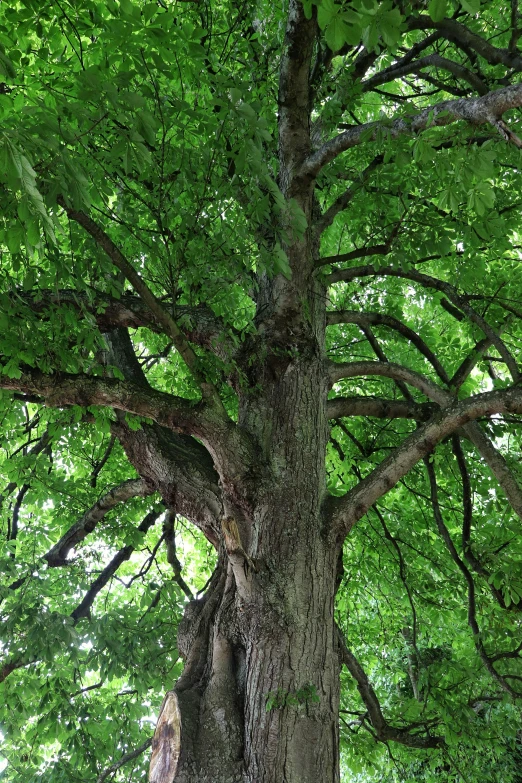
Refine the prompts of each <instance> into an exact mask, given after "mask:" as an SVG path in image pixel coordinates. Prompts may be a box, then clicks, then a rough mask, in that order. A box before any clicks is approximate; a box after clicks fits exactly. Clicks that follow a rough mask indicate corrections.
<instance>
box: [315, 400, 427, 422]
mask: <svg viewBox="0 0 522 783" xmlns="http://www.w3.org/2000/svg"><path fill="white" fill-rule="evenodd" d="M436 410H438V405H434V404H433V403H429V402H427V403H423V404H418V403H415V402H409V401H408V400H386V399H379V398H372V397H335V398H334V399H333V400H328V402H327V403H326V414H327V416H328V418H329V419H339V418H342V417H346V416H371V417H374V418H377V419H415V421H428V419H429V418H430V417H431V416H432V415H433V413H434V412H435V411H436Z"/></svg>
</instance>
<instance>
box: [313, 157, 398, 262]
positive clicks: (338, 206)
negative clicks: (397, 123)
mask: <svg viewBox="0 0 522 783" xmlns="http://www.w3.org/2000/svg"><path fill="white" fill-rule="evenodd" d="M383 161H384V155H376V156H375V158H374V159H373V160H372V162H371V163H369V164H368V166H366V168H365V169H363V171H361V172H360V173H359V174H358V176H357V177H356V179H355V180H354V182H353V183H352V184H351V185H350V187H349V188H347V189H346V190H345V191H344V193H341V195H340V196H338V197H337V198H336V199H335V201H334V202H333V204H332V205H331V206H330V207H328V209H327V210H326V212H325V213H324V214H323V215H322V216H321V217H320V218H319V220H318V221H317V223H316V225H315V230H316V232H317V235H318V236H320V235H321V234H322V233H323V231H325V229H327V228H328V226H331V224H332V223H333V221H334V220H335V217H336V216H337V215H338V214H339V212H341V211H342V210H343V209H346V207H347V206H348V204H349V203H350V201H351V200H352V199H353V197H354V196H355V194H356V193H357V192H358V191H359V190H361V188H362V187H364V184H365V183H366V182H368V180H369V179H370V176H371V174H372V173H373V172H374V171H375V169H377V168H378V167H379V166H380V165H381V164H382V162H383ZM354 258H358V256H354ZM328 263H329V261H327V260H325V259H321V261H320V263H318V266H323V265H324V264H328Z"/></svg>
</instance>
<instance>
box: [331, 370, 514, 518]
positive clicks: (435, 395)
mask: <svg viewBox="0 0 522 783" xmlns="http://www.w3.org/2000/svg"><path fill="white" fill-rule="evenodd" d="M330 367H331V376H330V377H331V379H332V381H335V380H338V379H340V378H358V377H368V376H372V375H377V376H380V377H383V378H390V379H391V380H394V381H395V382H402V383H407V384H408V385H409V386H413V387H414V388H415V389H418V390H419V391H421V392H422V393H423V394H424V395H426V397H428V398H429V399H431V400H432V401H433V402H435V403H436V404H437V405H440V407H441V408H448V407H450V406H451V405H453V404H454V403H455V397H454V396H453V395H452V394H450V393H449V392H448V391H446V390H445V389H441V387H440V386H437V384H436V383H433V381H431V380H430V379H429V378H426V377H425V376H424V375H422V374H421V373H418V372H415V371H414V370H409V369H407V368H406V367H402V366H401V365H399V364H394V363H393V362H348V363H346V364H334V363H332V364H331V365H330ZM341 399H342V398H341ZM472 399H474V398H472ZM335 402H336V400H335V399H333V400H329V402H328V405H329V406H330V410H332V411H333V412H335V413H337V415H338V416H342V415H344V414H343V413H342V410H343V406H342V403H340V404H339V406H338V407H337V408H336V407H335ZM365 402H366V404H367V401H366V400H365ZM395 404H396V403H395ZM359 405H361V403H359ZM420 407H421V406H419V408H420ZM361 409H362V405H361ZM378 410H379V408H378V407H377V406H376V412H377V411H378ZM380 410H381V411H382V408H381V409H380ZM411 410H412V412H413V410H414V408H413V407H412V408H411ZM420 412H421V411H419V413H420ZM352 415H355V414H352ZM361 415H364V414H361ZM368 415H370V414H368ZM332 418H333V417H332ZM412 418H416V417H414V416H412ZM463 431H464V433H465V434H466V436H467V438H469V440H470V441H471V442H472V443H473V445H474V446H475V448H476V449H477V451H478V452H479V454H480V456H481V457H482V459H483V460H484V462H485V463H486V464H487V466H488V467H489V469H490V470H491V472H492V474H493V475H494V477H495V478H496V480H497V481H498V483H499V484H500V486H501V488H502V489H503V491H504V493H505V495H506V497H507V499H508V501H509V503H510V505H511V507H512V509H513V510H514V511H515V513H516V514H517V515H518V516H519V517H520V519H522V490H521V489H520V487H519V485H518V482H517V480H516V479H515V477H514V476H513V474H512V473H511V471H510V469H509V466H508V464H507V463H506V460H505V459H504V457H503V456H502V454H501V453H500V452H499V451H497V449H496V448H495V447H494V445H493V443H492V442H491V440H490V439H489V438H488V437H487V436H486V435H485V434H484V432H483V431H482V429H481V428H480V426H479V424H478V423H477V422H474V421H472V422H470V423H469V424H466V425H465V426H464V427H463Z"/></svg>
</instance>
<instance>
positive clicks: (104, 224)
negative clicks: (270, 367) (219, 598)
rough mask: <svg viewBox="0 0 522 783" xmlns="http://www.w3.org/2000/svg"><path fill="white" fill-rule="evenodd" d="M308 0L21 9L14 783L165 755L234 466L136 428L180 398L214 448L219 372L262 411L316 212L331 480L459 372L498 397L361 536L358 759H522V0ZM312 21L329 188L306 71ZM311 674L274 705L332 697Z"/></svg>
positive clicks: (9, 295) (4, 243)
mask: <svg viewBox="0 0 522 783" xmlns="http://www.w3.org/2000/svg"><path fill="white" fill-rule="evenodd" d="M287 5H288V4H287V3H282V4H279V3H277V4H274V3H271V2H266V1H263V0H259V2H243V3H239V2H235V0H220V1H219V2H215V0H201V2H181V0H180V1H179V2H177V1H176V0H157V2H146V1H145V0H118V2H116V0H107V2H97V1H96V0H59V1H58V0H53V1H52V2H47V3H42V2H40V0H16V1H15V2H12V3H10V4H8V5H6V4H2V7H1V8H0V72H1V74H2V80H3V82H2V85H1V86H0V115H1V133H0V156H1V165H0V252H1V262H0V373H1V375H0V386H1V387H3V390H2V391H1V392H0V393H1V395H2V396H1V397H0V421H1V427H2V440H1V448H0V494H1V504H2V505H1V515H2V517H1V524H2V534H1V543H0V572H1V574H2V585H1V587H0V600H1V606H0V612H1V618H2V627H1V637H0V652H1V659H2V660H1V662H0V672H1V679H2V681H3V682H2V685H1V686H0V687H1V689H2V691H1V696H0V703H1V704H2V710H1V713H0V731H1V733H2V735H3V742H2V751H1V754H2V758H3V759H4V761H3V763H4V764H5V768H4V770H3V772H0V778H1V779H2V780H5V781H6V783H10V782H11V781H16V782H17V783H30V782H32V781H39V782H40V783H47V782H48V783H59V781H67V783H70V781H75V780H81V781H93V782H94V781H98V782H99V783H102V781H103V780H106V779H107V780H110V779H113V775H114V779H115V780H122V781H123V780H140V779H142V778H143V776H144V775H145V769H146V766H147V753H145V750H146V749H147V748H148V747H149V745H150V738H151V735H152V732H153V725H154V721H155V719H156V716H157V714H158V710H159V708H160V705H161V701H162V698H163V695H164V692H165V690H167V689H168V688H170V687H172V685H173V683H174V682H175V680H176V678H177V677H178V676H179V675H180V673H181V670H182V662H181V659H180V657H179V653H178V650H177V647H176V630H177V627H178V624H179V623H180V621H181V618H182V615H183V611H184V609H185V607H186V605H187V601H188V600H193V599H194V598H196V597H197V596H201V595H202V594H203V592H204V590H205V589H206V587H207V585H208V580H209V579H210V577H211V574H212V572H213V569H214V567H215V564H216V544H217V542H218V539H219V537H220V535H221V531H220V528H219V526H218V527H216V522H215V518H216V519H217V518H218V517H219V515H220V507H219V504H220V502H221V501H219V493H218V489H217V484H218V480H217V478H216V477H215V476H214V474H213V472H212V471H213V468H208V469H207V466H206V463H205V467H204V468H202V469H201V475H203V473H204V472H205V471H206V473H205V475H207V474H208V475H210V479H209V482H208V486H209V487H211V490H210V489H209V490H207V489H206V486H207V485H205V487H203V483H202V478H201V475H200V474H198V476H199V478H198V479H197V480H196V479H195V478H194V476H193V475H192V474H191V473H190V472H187V475H186V476H185V475H181V477H179V476H178V475H177V474H176V478H175V480H174V478H172V476H171V473H169V471H171V470H173V468H172V467H171V466H170V464H169V463H168V461H167V460H165V466H164V468H162V470H164V472H165V475H163V474H161V470H160V469H159V468H158V467H157V466H158V464H159V462H158V460H159V458H158V456H157V452H156V451H154V448H155V447H154V448H153V446H152V445H150V446H147V447H145V446H143V443H142V441H140V440H139V439H140V437H141V434H143V433H145V434H147V433H148V432H149V431H151V428H152V426H153V422H154V423H155V425H156V424H157V425H161V426H162V427H165V428H167V429H168V428H169V427H170V429H172V430H176V431H177V432H181V433H182V437H185V438H187V437H188V436H190V435H192V436H194V438H195V439H196V440H194V438H193V439H192V441H193V443H192V445H188V442H185V441H183V442H182V445H180V446H179V448H180V449H181V448H182V447H183V448H185V449H186V450H187V453H188V455H189V457H190V454H191V449H192V450H193V451H197V450H198V449H199V446H200V441H202V442H204V443H205V445H206V441H205V437H206V435H205V432H203V433H202V430H201V429H199V430H198V426H199V424H198V423H197V422H196V423H195V424H194V423H193V421H192V418H191V417H193V415H194V414H193V412H194V411H197V410H199V407H198V406H199V405H200V402H199V401H200V400H201V399H203V400H204V399H205V397H206V395H207V396H209V395H210V396H211V395H213V394H215V395H217V396H218V397H219V399H220V400H221V403H222V406H223V410H224V411H225V413H226V414H227V416H228V417H229V420H230V421H232V422H237V420H238V415H239V416H240V415H241V414H240V411H241V404H242V403H241V399H242V397H248V395H251V396H253V395H255V394H256V393H257V389H258V385H259V384H261V381H258V380H257V379H255V380H254V381H252V378H253V377H255V372H254V369H255V367H256V366H257V365H259V364H261V363H262V362H263V361H264V358H265V355H264V354H263V353H262V351H261V350H260V349H259V343H258V342H256V341H257V340H258V339H261V337H260V335H261V331H259V324H260V320H259V319H260V313H261V315H262V310H263V306H264V305H263V300H262V296H263V293H262V292H263V284H262V283H261V282H260V281H262V280H270V281H281V283H280V284H281V286H285V285H292V280H294V279H295V278H296V275H297V277H298V272H296V268H295V265H294V262H293V260H292V259H293V258H294V256H292V253H291V252H289V249H291V248H294V247H296V246H298V245H299V243H302V242H304V241H305V240H304V238H307V237H308V238H310V237H311V239H310V247H311V248H312V251H311V252H312V253H313V255H314V259H315V269H316V271H315V273H314V274H315V277H316V279H317V280H318V285H319V286H322V287H323V288H322V291H323V301H326V303H327V305H326V306H327V316H326V317H327V325H328V329H327V330H326V349H327V354H328V357H329V359H330V360H331V361H332V362H334V363H336V364H332V366H331V370H330V371H331V377H332V391H331V393H330V399H329V402H328V408H327V410H328V418H329V420H330V437H329V442H328V445H327V451H326V468H327V488H328V491H329V494H330V497H331V498H341V497H345V496H346V495H347V493H348V492H350V491H352V492H353V491H354V487H357V485H361V486H362V484H361V482H362V481H363V479H364V478H365V477H366V476H368V475H370V473H371V471H374V470H375V469H376V468H377V466H379V465H380V464H381V463H382V462H383V460H384V459H385V457H387V456H388V455H392V456H393V455H394V454H396V453H398V451H397V450H400V447H401V444H403V442H404V441H405V439H406V438H407V437H408V436H409V435H411V434H412V433H415V432H416V431H417V429H419V428H421V427H422V426H424V424H425V423H426V422H431V421H435V422H438V421H439V420H442V419H441V417H442V416H443V412H444V410H445V409H448V407H449V408H451V406H452V405H454V404H455V403H456V402H457V401H462V404H463V405H466V404H469V406H470V410H471V406H472V405H473V404H474V398H475V397H476V396H477V395H481V394H484V393H487V392H491V391H494V392H498V393H499V396H498V398H497V397H496V398H495V400H494V401H497V400H500V402H495V405H496V407H495V405H494V404H493V403H492V406H493V407H492V406H491V405H490V407H488V405H486V403H484V405H485V407H483V409H480V411H479V413H478V414H476V415H475V414H473V415H472V416H471V415H470V418H471V419H473V420H475V419H477V417H480V421H479V423H478V424H476V423H473V422H471V423H468V422H467V421H465V420H463V421H462V422H460V424H459V427H458V428H453V429H451V428H448V429H447V431H446V432H445V434H444V436H443V437H442V438H440V437H437V438H435V436H434V441H433V444H432V447H431V448H427V449H425V452H424V453H423V454H419V457H418V459H417V460H415V461H414V463H412V466H411V468H409V469H408V471H407V472H405V473H404V474H401V475H397V477H396V478H395V479H394V480H393V481H392V482H391V483H390V486H389V487H388V488H387V489H389V491H388V492H387V494H384V492H381V493H380V494H379V495H376V498H375V502H374V501H373V500H372V502H371V503H370V504H369V507H368V508H366V509H364V510H363V514H361V516H362V518H361V519H360V520H359V521H358V522H357V524H356V525H355V526H354V527H353V529H351V530H350V532H349V535H347V536H346V540H345V543H344V552H343V560H344V562H343V572H342V574H340V576H339V591H338V593H337V599H336V600H337V603H336V619H337V623H338V625H339V627H340V628H341V630H342V632H343V636H344V639H345V642H346V643H344V642H343V645H344V647H343V653H342V657H343V661H344V663H345V664H346V666H345V668H343V670H342V673H341V685H342V688H341V716H340V718H341V770H342V775H344V778H343V779H344V780H346V781H348V780H350V781H357V782H358V783H366V782H367V781H383V783H384V782H386V783H409V782H410V781H413V780H415V781H425V783H430V782H431V781H435V780H437V781H459V780H461V781H464V782H465V783H474V782H475V781H479V780H480V781H481V783H489V781H491V783H494V782H495V783H496V782H497V781H498V783H500V781H502V783H517V781H518V783H519V782H520V780H521V777H520V768H521V761H522V756H521V750H520V747H521V735H520V718H521V715H520V703H521V702H520V698H521V697H520V691H522V682H521V681H522V666H521V664H520V653H521V651H522V642H521V641H520V638H521V637H520V632H521V621H520V617H521V614H520V612H521V611H522V570H521V569H522V536H521V515H522V491H521V490H520V488H519V482H520V481H522V473H521V470H520V458H521V456H522V455H521V441H520V426H519V425H520V417H519V414H520V413H522V408H521V407H520V400H519V398H518V397H516V394H518V393H519V392H518V391H517V389H518V385H519V384H520V370H519V367H520V358H521V340H522V321H521V318H522V303H521V300H522V288H521V286H522V283H521V276H520V259H521V253H520V247H521V227H520V214H519V213H520V193H521V191H522V176H521V171H520V147H521V146H522V142H520V140H519V138H518V136H517V135H516V134H517V124H519V123H520V109H519V108H518V107H519V106H521V105H522V87H521V86H520V84H519V81H518V80H519V78H520V72H521V71H522V54H521V53H520V50H519V48H518V39H519V35H520V33H521V32H522V27H521V24H522V22H521V20H520V19H519V13H518V5H517V2H516V0H512V2H511V3H510V4H507V3H502V2H500V0H492V1H491V2H490V1H489V0H487V1H486V2H482V3H481V2H480V0H460V2H456V1H455V0H430V1H429V2H424V0H412V2H402V1H401V0H397V1H396V2H395V1H394V0H382V1H380V2H378V0H351V2H334V0H320V2H312V0H305V2H304V3H303V4H302V5H301V4H300V3H297V2H294V0H292V2H291V3H290V11H289V9H288V7H287ZM296 9H297V11H296ZM294 12H295V13H297V16H298V17H299V20H300V21H299V22H298V23H297V22H296V23H295V26H294V27H292V26H290V28H289V29H290V33H288V31H287V32H286V33H285V30H287V17H288V14H289V13H290V15H291V14H292V13H294ZM311 24H313V25H315V28H314V34H313V46H312V51H313V56H312V58H311V64H310V65H311V67H310V69H308V70H307V78H308V72H309V80H308V82H307V89H308V90H309V93H310V106H311V112H310V117H309V119H310V123H311V124H310V128H308V127H307V128H306V133H307V134H308V141H309V148H308V149H307V151H306V159H305V161H304V163H303V162H302V161H301V162H300V163H299V165H300V166H302V168H301V170H300V176H302V177H303V179H306V180H307V181H312V180H313V181H314V183H315V191H314V201H313V208H312V213H311V214H305V212H306V210H304V208H303V204H302V202H301V200H300V191H299V187H298V186H297V185H296V186H295V188H294V190H292V189H290V190H289V189H288V187H287V181H286V180H285V177H287V175H288V171H291V172H292V171H294V169H295V167H297V164H295V167H294V169H292V166H293V165H294V164H292V163H291V164H288V160H289V159H290V158H291V155H289V156H287V158H285V157H284V156H285V154H286V152H285V150H286V149H292V148H293V149H298V147H299V144H300V140H299V133H300V132H301V130H300V129H299V128H298V129H297V131H295V127H293V126H292V122H291V121H289V123H288V124H287V125H285V124H284V123H285V116H286V115H285V112H286V106H287V105H286V104H285V103H284V101H282V100H281V87H280V79H281V70H282V68H283V65H284V56H282V53H283V52H284V51H285V46H288V47H289V48H290V51H292V47H294V48H296V47H297V49H296V51H297V50H298V49H299V46H300V45H301V44H300V42H299V38H298V36H297V33H296V38H295V39H292V38H291V35H292V34H293V33H292V31H293V32H295V30H299V29H301V28H300V27H299V25H301V27H302V28H303V29H305V27H306V25H311ZM306 29H308V28H306ZM285 35H287V39H286V41H287V42H286V44H285ZM289 35H290V44H288V36H289ZM303 51H304V50H303ZM294 54H295V52H294ZM298 54H299V52H298ZM298 54H297V55H296V57H298ZM282 63H283V65H282ZM297 87H299V85H298V84H297V85H296V90H297ZM278 95H279V106H278ZM294 97H295V96H294ZM295 100H297V98H296V99H295ZM307 100H308V98H307ZM448 101H451V103H446V102H448ZM488 101H489V102H488ZM441 104H442V105H441ZM504 112H508V113H507V114H505V117H504V119H502V115H503V113H504ZM294 131H295V139H293V140H292V133H293V132H294ZM285 134H286V135H285ZM289 139H290V140H289ZM285 145H286V146H285ZM292 145H294V147H292ZM282 148H283V152H281V149H282ZM283 159H284V160H285V161H286V163H285V165H286V169H285V170H284V171H283V166H282V160H283ZM288 176H289V175H288ZM277 284H279V283H277ZM307 307H311V306H310V304H309V303H308V304H307ZM118 330H119V331H118ZM115 331H116V332H117V333H118V334H120V333H124V335H127V334H130V338H131V342H130V343H129V342H125V340H126V339H127V338H126V337H125V336H123V337H122V341H123V343H122V344H124V345H125V346H127V348H128V347H129V345H132V346H133V348H134V354H133V357H131V359H129V356H128V354H125V351H124V349H123V348H122V354H121V355H120V354H118V348H117V341H115V342H112V343H111V341H110V339H108V338H107V335H110V334H114V333H115ZM120 336H121V334H120ZM274 350H275V349H274ZM277 350H280V352H281V355H282V354H283V353H284V354H285V356H287V355H291V353H292V351H295V352H296V353H298V351H299V346H297V347H294V346H292V345H291V344H287V345H286V346H285V348H284V351H283V350H282V349H281V347H280V346H278V347H277ZM275 352H276V351H275ZM285 352H286V353H285ZM124 354H125V355H124ZM136 362H137V364H136ZM253 368H254V369H253ZM144 378H146V381H144ZM147 382H148V384H150V387H152V388H149V387H147V385H146V383H147ZM511 390H514V392H513V394H514V395H515V396H513V397H509V398H508V397H504V396H502V395H503V394H504V393H507V392H509V393H511ZM481 399H482V398H481ZM504 400H508V402H509V400H512V403H511V402H510V403H509V404H507V403H506V404H504V402H503V401H504ZM517 405H518V407H517ZM169 406H173V409H175V410H176V411H177V413H176V414H175V416H177V418H175V416H174V414H173V416H174V418H172V417H171V414H170V412H169V411H170V409H171V408H170V407H169ZM502 406H503V407H502ZM459 410H460V409H459ZM466 410H467V409H466ZM473 410H474V409H473ZM238 411H239V413H238ZM441 411H442V413H441ZM169 417H170V418H169ZM437 417H439V418H437ZM426 426H428V425H426ZM433 426H435V425H433ZM437 426H438V425H437ZM191 427H192V429H191ZM143 437H145V436H143ZM145 440H146V438H145ZM138 441H139V443H140V445H139V447H138V445H136V444H137V443H138ZM439 441H441V442H439ZM156 445H157V444H156ZM146 448H149V452H148V454H149V457H150V465H151V466H152V465H153V466H154V470H153V468H152V467H150V472H149V473H148V472H147V470H146V469H145V468H144V469H143V470H140V469H139V467H137V466H138V465H141V464H142V462H143V455H142V452H139V449H142V451H143V449H146ZM158 450H160V448H159V446H158V447H157V451H158ZM138 452H139V454H138ZM158 453H159V452H158ZM140 454H141V457H140ZM198 454H199V451H198ZM189 457H187V459H189ZM212 457H213V458H214V460H215V462H216V464H218V462H219V454H218V456H217V457H216V454H215V453H214V452H212ZM423 458H424V459H423ZM140 459H141V460H142V462H140ZM194 459H200V456H196V457H195V458H194ZM201 459H202V460H203V458H202V457H201ZM238 459H239V458H238ZM145 462H146V460H145ZM202 464H203V463H202ZM180 465H182V460H181V458H179V459H178V461H177V462H176V464H175V468H176V470H178V471H179V470H181V472H182V468H180ZM154 471H155V472H154ZM218 472H219V471H218ZM160 474H161V475H160ZM372 475H373V474H372ZM169 476H171V477H170V479H169ZM220 478H221V480H222V476H220ZM198 481H199V482H200V483H199V484H198V483H197V482H198ZM191 482H192V484H191ZM188 485H191V486H193V487H195V490H194V491H193V493H192V495H191V494H190V492H189V491H188V490H186V486H188ZM392 485H393V486H392ZM198 493H199V495H198ZM211 495H212V497H210V496H211ZM195 497H198V500H197V501H196V500H195V499H194V498H195ZM209 498H210V499H209ZM216 498H218V500H216ZM198 504H199V505H198ZM216 508H217V510H216ZM366 512H367V513H366ZM354 521H357V520H356V519H355V518H354ZM349 527H351V525H348V527H347V529H346V531H345V532H348V528H349ZM198 528H199V529H198ZM366 678H368V679H366ZM368 681H369V683H371V685H369V683H368ZM301 686H302V687H301V689H300V690H296V691H295V693H294V692H288V691H284V692H279V691H274V692H273V693H272V694H268V693H267V694H266V696H267V709H268V710H269V711H270V710H277V709H282V708H283V707H284V708H285V709H291V708H292V704H291V702H292V699H293V701H294V705H293V706H294V708H296V709H297V708H299V707H300V705H301V704H302V703H305V704H306V703H308V702H312V701H313V699H314V697H315V690H314V686H313V685H312V684H309V683H301ZM303 694H304V695H303ZM377 699H378V701H377ZM376 704H377V706H376ZM379 715H380V718H379ZM383 715H384V718H383ZM381 718H382V720H383V722H382V723H379V721H380V719H381ZM434 738H436V740H437V741H436V742H435V741H434ZM432 740H433V741H432ZM135 751H136V752H135ZM119 761H124V762H125V763H124V764H122V766H121V767H118V763H119ZM113 764H115V766H114V767H112V768H111V765H113Z"/></svg>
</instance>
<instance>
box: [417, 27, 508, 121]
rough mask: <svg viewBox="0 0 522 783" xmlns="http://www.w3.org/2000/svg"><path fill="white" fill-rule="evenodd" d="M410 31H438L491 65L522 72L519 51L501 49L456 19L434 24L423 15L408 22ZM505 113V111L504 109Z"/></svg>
mask: <svg viewBox="0 0 522 783" xmlns="http://www.w3.org/2000/svg"><path fill="white" fill-rule="evenodd" d="M408 29H409V30H437V31H438V33H439V34H440V35H442V36H443V37H444V38H446V40H448V41H452V42H453V43H456V44H457V45H459V46H460V47H466V48H468V49H471V50H472V51H474V52H476V53H477V54H478V55H480V57H482V58H483V59H484V60H486V62H488V63H489V64H490V65H505V66H506V68H512V69H513V70H515V71H521V70H522V57H521V56H520V54H519V53H518V52H517V51H510V50H509V49H500V48H497V47H495V46H493V45H492V44H491V43H489V41H487V40H486V39H485V38H483V37H482V36H480V35H477V34H476V33H473V32H472V31H471V30H470V29H469V28H468V27H466V26H465V25H463V24H462V23H461V22H457V21H456V20H455V19H442V20H441V21H439V22H434V21H433V20H432V19H431V17H429V16H426V15H425V14H421V15H419V16H417V17H415V18H412V19H409V20H408ZM504 111H505V109H504Z"/></svg>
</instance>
